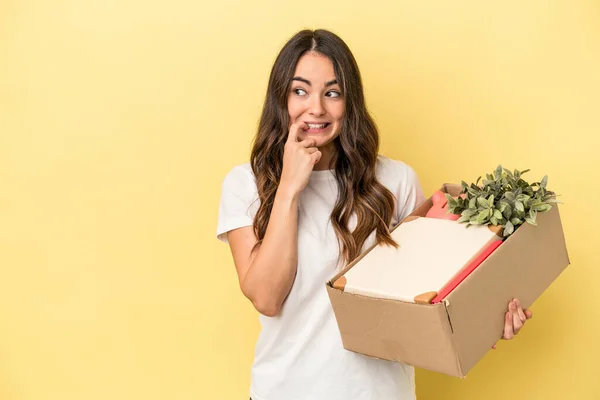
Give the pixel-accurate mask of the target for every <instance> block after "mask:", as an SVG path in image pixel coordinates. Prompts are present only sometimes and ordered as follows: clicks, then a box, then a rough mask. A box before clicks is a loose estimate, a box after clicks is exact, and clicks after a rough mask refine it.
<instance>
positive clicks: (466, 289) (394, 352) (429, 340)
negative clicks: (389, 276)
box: [327, 184, 569, 377]
mask: <svg viewBox="0 0 600 400" xmlns="http://www.w3.org/2000/svg"><path fill="white" fill-rule="evenodd" d="M442 190H443V191H445V192H447V193H450V194H451V195H453V196H456V195H458V193H459V192H460V190H461V187H460V185H451V184H445V185H443V186H442ZM431 206H432V201H431V198H429V199H427V200H426V201H425V202H424V203H423V204H422V205H421V206H419V207H418V208H417V209H416V210H415V211H414V212H413V213H412V214H411V216H409V217H407V218H406V219H405V221H408V220H410V219H411V218H412V217H414V216H421V217H423V216H425V214H426V213H427V211H428V210H429V208H430V207H431ZM537 222H538V226H532V225H529V224H524V225H523V226H520V227H519V228H518V229H517V230H516V231H515V233H513V234H512V235H511V236H510V237H509V238H508V239H507V240H506V241H505V242H504V243H503V244H502V245H501V246H500V247H499V248H498V249H496V251H494V253H492V254H491V255H490V256H489V257H488V258H487V259H486V260H485V261H484V262H483V263H482V264H481V265H479V267H478V268H477V269H476V270H475V271H473V273H471V274H470V275H469V276H468V277H467V278H466V279H465V280H464V281H463V282H462V283H461V284H460V285H459V286H458V287H457V288H456V289H455V290H454V291H453V292H452V293H450V295H448V297H447V298H446V300H445V301H444V303H438V304H433V305H430V304H415V303H409V302H402V301H397V300H386V299H377V298H372V297H367V296H361V295H356V294H350V293H345V292H344V291H343V290H341V289H339V288H334V287H333V285H332V282H335V281H336V280H337V278H339V277H341V276H342V275H343V274H344V273H345V272H346V271H347V270H349V269H350V268H352V267H353V266H354V265H356V264H357V263H359V262H360V260H361V259H362V257H359V258H358V259H357V260H355V261H353V262H352V263H350V264H349V265H348V266H346V267H345V268H344V269H343V270H342V271H341V272H340V273H338V274H337V275H335V276H334V277H333V278H332V279H331V280H330V281H329V282H328V283H327V292H328V294H329V298H330V301H331V304H332V307H333V310H334V313H335V316H336V319H337V322H338V327H339V330H340V334H341V337H342V342H343V344H344V347H345V348H346V349H347V350H350V351H355V352H357V353H361V354H365V355H368V356H373V357H377V358H382V359H387V360H393V361H400V362H405V363H407V364H410V365H413V366H415V367H420V368H424V369H428V370H431V371H435V372H440V373H444V374H447V375H451V376H457V377H464V376H466V374H467V373H468V371H469V370H471V369H472V368H473V367H474V366H475V365H476V363H477V362H478V361H479V360H480V359H481V358H482V357H483V356H484V355H485V353H486V352H487V351H489V350H490V348H491V346H492V345H493V344H494V343H495V342H496V341H498V340H499V339H500V338H501V337H502V334H503V326H504V312H505V311H506V309H507V305H508V302H509V301H510V300H511V299H512V298H514V297H518V298H519V299H520V300H521V303H522V306H523V307H529V306H531V304H532V303H533V302H534V301H535V300H536V299H537V298H538V297H539V296H540V295H541V294H542V293H543V291H544V290H546V288H547V287H548V286H549V285H550V284H551V283H552V282H553V281H554V280H555V279H556V278H557V277H558V275H560V273H561V272H562V271H563V270H564V269H565V268H566V266H567V265H568V264H569V257H568V254H567V249H566V244H565V238H564V235H563V231H562V224H561V221H560V215H559V210H558V207H557V206H554V207H553V209H552V210H551V211H550V212H547V213H539V214H538V219H537ZM376 247H377V246H374V247H372V248H370V249H368V250H367V251H366V252H365V253H363V256H364V255H365V254H366V253H368V252H369V251H376Z"/></svg>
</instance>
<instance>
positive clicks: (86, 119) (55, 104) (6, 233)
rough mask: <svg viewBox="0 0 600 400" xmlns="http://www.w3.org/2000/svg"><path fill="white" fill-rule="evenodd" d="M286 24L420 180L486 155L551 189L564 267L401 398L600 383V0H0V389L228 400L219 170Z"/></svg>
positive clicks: (242, 347)
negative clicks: (322, 47)
mask: <svg viewBox="0 0 600 400" xmlns="http://www.w3.org/2000/svg"><path fill="white" fill-rule="evenodd" d="M305 27H307V28H318V27H324V28H328V29H331V30H333V31H335V32H337V33H338V34H340V35H341V36H342V38H344V40H345V41H346V42H347V43H348V45H349V46H350V48H351V49H352V50H353V52H354V54H355V56H356V58H357V59H358V62H359V65H360V67H361V71H362V74H363V79H364V83H365V90H366V96H367V101H368V106H369V107H370V110H371V111H372V113H373V115H374V117H375V118H376V121H377V123H378V125H379V128H380V132H381V137H382V145H381V153H382V154H386V155H388V156H390V157H393V158H397V159H402V160H404V161H406V162H407V163H409V164H410V165H412V166H413V167H414V168H415V169H416V171H417V172H418V173H419V175H420V178H421V180H422V184H423V187H424V189H425V191H426V192H427V193H428V194H430V193H431V192H432V191H433V190H434V189H435V188H437V187H438V186H439V185H440V184H441V183H442V182H446V181H451V182H456V181H459V180H461V179H465V180H468V181H471V180H474V179H476V178H477V176H479V175H480V174H484V173H486V172H491V171H492V170H493V169H494V168H495V167H496V165H497V164H499V163H502V164H503V165H504V166H506V167H509V168H511V169H512V168H518V169H525V168H531V169H532V171H531V172H530V173H529V174H528V175H527V177H529V179H530V180H538V179H540V178H541V177H542V176H543V175H544V174H548V175H549V177H550V181H549V186H550V188H551V189H553V190H555V191H557V192H559V193H560V194H561V195H562V196H561V200H562V201H563V202H564V203H565V204H564V205H563V206H562V208H561V214H562V218H563V223H564V229H565V234H566V237H567V243H568V249H569V252H570V256H571V261H572V266H571V267H570V268H569V269H567V270H566V272H565V273H564V274H563V275H562V276H561V277H560V278H559V279H558V280H557V281H556V282H555V283H554V284H553V285H552V286H551V288H550V289H549V290H548V291H547V292H545V293H544V295H543V296H542V297H541V298H540V299H539V300H538V301H537V302H536V303H535V304H534V305H533V307H532V310H533V311H534V319H533V320H532V321H531V322H530V323H528V324H527V326H526V328H525V330H524V331H523V332H522V333H521V334H520V335H519V336H518V337H517V339H516V340H514V341H510V342H508V341H505V342H502V343H500V345H499V348H498V350H496V351H493V352H490V353H489V354H488V355H487V356H486V357H485V358H484V359H483V360H482V361H481V362H480V363H479V364H478V365H477V367H476V368H475V369H474V370H473V371H472V373H471V374H470V375H469V376H468V377H467V378H466V379H464V380H461V379H458V378H450V377H446V376H443V375H440V374H435V373H429V372H426V371H422V370H418V372H417V386H418V396H419V399H420V400H428V399H429V400H434V399H435V400H437V399H453V400H458V399H461V400H462V399H486V400H493V399H506V398H511V399H527V400H533V399H540V400H541V399H544V400H548V399H598V398H600V380H599V379H598V377H597V374H598V367H597V365H598V364H597V360H598V358H599V357H600V347H599V345H598V338H599V337H600V322H599V321H600V318H599V317H600V311H599V310H600V300H599V298H600V297H599V295H598V291H597V282H598V281H599V280H600V273H599V272H598V270H599V269H600V263H599V262H598V261H599V257H598V245H597V240H598V235H597V227H598V225H599V223H600V218H599V217H598V211H597V208H598V207H597V204H596V201H597V199H598V197H600V190H599V189H598V172H599V167H598V151H597V147H598V145H600V141H599V139H598V136H599V134H600V117H599V114H600V100H599V93H600V3H599V2H598V1H597V0H588V1H583V0H577V1H566V0H565V1H542V0H538V1H526V2H523V1H495V2H491V1H472V2H465V1H445V2H441V1H427V2H425V1H414V2H409V1H390V2H383V1H377V0H371V1H362V2H355V3H352V4H350V3H349V2H347V1H344V0H332V1H316V0H307V1H303V2H285V3H284V2H282V1H262V2H246V1H241V0H238V1H211V2H208V1H204V2H203V1H200V2H198V1H192V0H173V1H169V2H160V1H140V0H119V1H117V0H87V1H75V0H71V1H68V0H56V1H49V0H47V1H42V0H4V1H2V2H1V3H0V268H1V269H0V399H2V400H34V399H35V400H38V399H39V400H42V399H44V400H58V399H60V400H75V399H77V400H82V399H85V400H93V399H102V400H105V399H144V400H154V399H225V400H229V399H232V400H233V399H246V398H247V387H248V384H249V370H250V365H251V362H252V354H253V350H254V343H255V340H256V338H257V335H258V332H259V325H258V322H257V313H256V312H255V311H254V310H253V309H252V308H251V306H250V304H249V302H247V301H246V300H245V299H244V298H243V296H242V295H241V293H240V291H239V288H238V285H237V281H236V276H235V272H234V267H233V264H232V261H231V257H230V253H229V249H228V248H227V246H225V245H223V244H220V243H219V242H217V240H216V238H215V236H214V233H215V229H216V222H217V208H218V201H219V195H220V184H221V181H222V179H223V177H224V175H225V174H226V173H227V172H228V171H229V169H230V168H231V167H233V165H235V164H238V163H242V162H246V161H247V160H248V156H249V149H250V140H251V138H252V135H253V134H254V131H255V128H256V123H257V120H258V116H259V112H260V109H261V105H262V101H263V98H264V92H265V88H266V82H267V77H268V74H269V70H270V67H271V65H272V62H273V60H274V58H275V56H276V54H277V52H278V51H279V49H280V48H281V46H282V45H283V43H284V42H285V41H286V40H287V38H288V37H289V36H290V35H292V34H293V33H294V32H296V31H297V30H299V29H301V28H305ZM515 279H518V277H515ZM273 400H279V399H273Z"/></svg>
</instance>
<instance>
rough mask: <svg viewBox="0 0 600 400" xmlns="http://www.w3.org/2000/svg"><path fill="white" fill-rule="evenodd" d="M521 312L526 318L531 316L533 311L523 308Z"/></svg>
mask: <svg viewBox="0 0 600 400" xmlns="http://www.w3.org/2000/svg"><path fill="white" fill-rule="evenodd" d="M523 312H524V313H525V317H527V319H531V318H533V312H532V311H531V310H529V309H527V310H524V311H523Z"/></svg>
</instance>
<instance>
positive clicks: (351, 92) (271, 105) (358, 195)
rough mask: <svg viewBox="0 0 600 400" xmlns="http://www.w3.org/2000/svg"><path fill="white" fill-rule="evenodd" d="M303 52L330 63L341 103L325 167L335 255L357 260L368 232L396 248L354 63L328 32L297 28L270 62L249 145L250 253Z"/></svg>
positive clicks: (269, 199) (373, 132) (263, 220)
mask: <svg viewBox="0 0 600 400" xmlns="http://www.w3.org/2000/svg"><path fill="white" fill-rule="evenodd" d="M307 52H317V53H320V54H322V55H325V56H327V57H328V58H329V59H330V60H331V62H332V63H333V68H334V72H335V77H336V79H337V81H338V82H339V84H340V86H341V91H342V96H344V99H345V105H346V106H345V110H344V115H343V117H342V122H341V126H340V134H339V135H338V137H337V138H336V139H335V140H334V143H335V147H336V152H335V155H334V156H333V159H332V160H331V164H330V169H335V178H336V181H337V185H338V190H339V194H338V198H337V201H336V204H335V206H334V208H333V211H332V213H331V217H330V219H331V223H332V225H333V228H334V230H335V233H336V235H337V237H338V245H339V247H340V256H341V257H342V259H343V261H345V262H349V261H352V260H353V259H355V258H356V257H357V256H359V255H360V253H361V250H362V247H363V245H364V243H365V241H366V239H367V238H368V237H369V235H370V234H371V233H372V232H373V231H374V230H376V241H377V243H378V244H381V243H385V244H388V245H391V246H394V247H397V246H398V245H397V243H396V242H395V241H394V240H393V239H392V237H391V235H390V231H389V228H388V227H389V224H390V221H391V218H392V215H393V210H394V196H393V195H392V193H391V192H390V191H389V190H388V189H387V188H386V187H385V186H383V185H382V184H381V183H380V182H379V181H378V180H377V178H376V176H375V171H376V162H377V156H378V151H379V134H378V132H377V127H376V125H375V123H374V121H373V119H372V118H371V116H370V115H369V113H368V111H367V108H366V105H365V100H364V94H363V86H362V80H361V76H360V72H359V69H358V65H357V63H356V60H355V59H354V56H353V55H352V53H351V51H350V49H349V48H348V46H347V45H346V43H344V41H343V40H342V39H341V38H339V37H338V36H337V35H335V34H334V33H332V32H329V31H326V30H315V31H311V30H303V31H300V32H298V33H297V34H296V35H294V36H293V37H292V38H291V39H290V40H289V41H288V42H287V43H286V44H285V45H284V47H283V48H282V50H281V52H280V53H279V55H278V56H277V59H276V60H275V63H274V65H273V67H272V70H271V75H270V78H269V83H268V87H267V95H266V98H265V102H264V106H263V110H262V115H261V118H260V122H259V126H258V132H257V134H256V136H255V138H254V141H253V142H254V143H253V146H252V152H251V158H250V163H251V166H252V171H253V172H254V175H255V177H256V183H257V187H258V196H259V200H260V206H259V209H258V211H257V214H256V217H255V218H254V224H253V227H254V233H255V234H256V237H257V239H258V242H257V244H256V246H255V249H256V248H257V247H258V246H259V245H260V244H261V243H262V241H263V239H264V236H265V232H266V230H267V225H268V223H269V217H270V215H271V209H272V208H273V202H274V200H275V194H276V192H277V187H278V185H279V179H280V177H281V172H282V169H283V150H284V145H285V142H286V140H287V134H288V126H289V114H288V109H287V99H288V94H289V90H290V85H291V82H292V78H293V75H294V71H295V70H296V65H297V63H298V60H299V59H300V58H301V57H302V56H303V55H304V54H305V53H307ZM353 213H355V214H356V228H355V229H354V230H353V231H352V232H351V231H350V229H349V227H348V223H349V221H350V217H351V215H352V214H353Z"/></svg>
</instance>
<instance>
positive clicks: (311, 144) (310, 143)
mask: <svg viewBox="0 0 600 400" xmlns="http://www.w3.org/2000/svg"><path fill="white" fill-rule="evenodd" d="M300 145H301V146H302V147H315V146H316V145H317V141H316V140H315V139H312V138H309V139H304V140H303V141H301V142H300Z"/></svg>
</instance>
